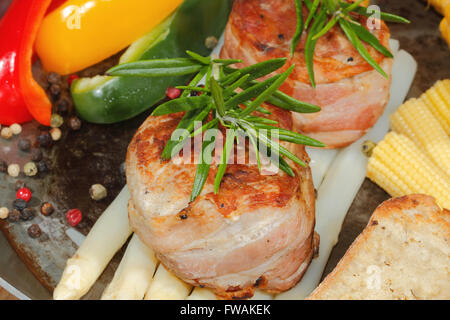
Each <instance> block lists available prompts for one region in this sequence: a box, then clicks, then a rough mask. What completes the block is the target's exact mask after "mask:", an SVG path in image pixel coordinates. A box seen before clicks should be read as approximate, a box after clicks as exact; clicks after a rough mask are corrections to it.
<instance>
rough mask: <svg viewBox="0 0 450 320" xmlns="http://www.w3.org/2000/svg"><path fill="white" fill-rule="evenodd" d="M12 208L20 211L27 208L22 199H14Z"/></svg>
mask: <svg viewBox="0 0 450 320" xmlns="http://www.w3.org/2000/svg"><path fill="white" fill-rule="evenodd" d="M12 205H13V208H14V209H17V210H19V211H22V210H23V209H25V208H26V207H27V202H26V201H25V200H23V199H16V200H14V201H13V204H12Z"/></svg>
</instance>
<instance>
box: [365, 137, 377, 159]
mask: <svg viewBox="0 0 450 320" xmlns="http://www.w3.org/2000/svg"><path fill="white" fill-rule="evenodd" d="M376 146H377V144H376V143H375V142H373V141H370V140H366V141H364V142H363V144H362V146H361V152H362V153H363V154H364V155H365V156H366V157H368V158H370V157H371V156H372V153H373V149H375V147H376Z"/></svg>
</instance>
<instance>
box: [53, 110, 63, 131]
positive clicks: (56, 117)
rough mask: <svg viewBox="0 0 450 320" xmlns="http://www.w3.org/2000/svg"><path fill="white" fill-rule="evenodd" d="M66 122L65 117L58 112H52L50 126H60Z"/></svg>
mask: <svg viewBox="0 0 450 320" xmlns="http://www.w3.org/2000/svg"><path fill="white" fill-rule="evenodd" d="M63 123H64V119H63V118H62V117H61V116H60V115H59V114H57V113H54V114H52V117H51V118H50V127H52V128H59V127H61V126H62V124H63Z"/></svg>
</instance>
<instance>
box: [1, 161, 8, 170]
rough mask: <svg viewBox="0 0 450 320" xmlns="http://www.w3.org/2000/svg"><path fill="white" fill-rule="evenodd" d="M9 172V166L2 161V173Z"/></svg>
mask: <svg viewBox="0 0 450 320" xmlns="http://www.w3.org/2000/svg"><path fill="white" fill-rule="evenodd" d="M6 171H8V164H7V163H6V161H4V160H1V159H0V172H6Z"/></svg>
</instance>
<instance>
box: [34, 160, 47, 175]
mask: <svg viewBox="0 0 450 320" xmlns="http://www.w3.org/2000/svg"><path fill="white" fill-rule="evenodd" d="M36 166H37V168H38V171H39V172H40V173H44V172H47V171H48V169H49V166H48V164H47V161H45V160H41V161H39V162H38V163H36Z"/></svg>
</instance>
